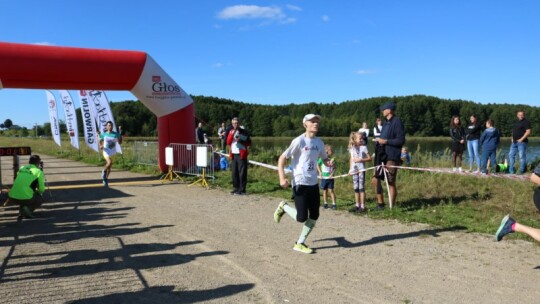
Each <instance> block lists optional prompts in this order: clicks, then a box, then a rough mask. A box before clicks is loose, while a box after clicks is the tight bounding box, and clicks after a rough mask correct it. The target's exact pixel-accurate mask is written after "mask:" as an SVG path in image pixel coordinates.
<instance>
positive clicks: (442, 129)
mask: <svg viewBox="0 0 540 304" xmlns="http://www.w3.org/2000/svg"><path fill="white" fill-rule="evenodd" d="M193 99H194V101H195V115H196V118H197V121H202V122H203V123H204V125H205V128H206V129H205V130H206V131H207V132H210V133H212V134H216V132H217V128H218V127H219V123H220V122H222V121H225V122H227V124H228V122H229V121H230V118H232V117H235V116H237V117H239V118H240V120H241V121H242V124H243V125H244V126H245V127H246V128H248V129H249V130H250V132H251V134H252V135H253V136H296V135H298V134H300V133H302V132H304V129H303V127H302V118H303V117H304V115H305V114H307V113H317V114H320V115H321V116H322V121H321V129H320V131H319V135H321V136H331V137H335V136H348V135H349V134H350V132H351V131H354V130H358V129H359V128H360V127H361V125H362V122H367V123H368V126H369V127H370V128H373V126H374V124H375V119H376V118H377V117H380V115H381V112H380V111H379V106H381V105H382V104H384V103H385V102H389V101H393V102H395V103H396V105H397V116H399V117H400V118H401V119H402V121H403V123H404V125H405V132H406V133H407V135H412V136H448V133H449V126H450V119H451V117H452V116H453V115H458V116H459V117H460V118H461V120H462V122H465V123H467V122H468V121H469V117H470V115H472V114H476V115H477V116H478V118H479V120H480V121H482V122H484V121H486V120H487V119H488V118H491V119H493V120H494V121H495V127H497V128H498V129H499V130H500V131H501V132H502V134H503V136H510V135H511V132H512V128H513V125H514V122H515V121H516V112H517V111H518V110H524V111H525V112H526V117H527V119H529V121H530V122H531V125H532V134H533V136H535V135H536V134H540V133H538V132H539V131H540V130H539V128H540V124H539V122H540V108H538V107H531V106H528V105H514V104H480V103H475V102H471V101H464V100H449V99H441V98H437V97H433V96H425V95H412V96H398V97H374V98H368V99H361V100H352V101H344V102H341V103H327V104H321V103H305V104H288V105H258V104H249V103H242V102H236V101H232V100H228V99H222V98H216V97H205V96H193Z"/></svg>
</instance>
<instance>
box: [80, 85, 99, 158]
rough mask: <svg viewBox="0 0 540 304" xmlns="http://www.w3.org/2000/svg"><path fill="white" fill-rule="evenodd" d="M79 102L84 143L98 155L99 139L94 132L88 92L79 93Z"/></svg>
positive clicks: (91, 103) (93, 111)
mask: <svg viewBox="0 0 540 304" xmlns="http://www.w3.org/2000/svg"><path fill="white" fill-rule="evenodd" d="M79 100H80V101H81V116H82V122H83V129H84V142H85V143H86V145H87V146H89V147H90V148H92V150H94V151H96V152H98V153H99V146H98V143H99V138H98V133H97V130H96V119H95V116H94V113H95V109H94V103H93V102H91V101H90V96H89V95H88V91H85V90H80V91H79Z"/></svg>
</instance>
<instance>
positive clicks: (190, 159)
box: [169, 143, 219, 179]
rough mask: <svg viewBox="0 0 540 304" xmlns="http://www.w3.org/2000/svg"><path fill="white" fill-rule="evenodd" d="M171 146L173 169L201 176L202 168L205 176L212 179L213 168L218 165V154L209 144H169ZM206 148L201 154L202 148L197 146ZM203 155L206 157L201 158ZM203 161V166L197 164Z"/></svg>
mask: <svg viewBox="0 0 540 304" xmlns="http://www.w3.org/2000/svg"><path fill="white" fill-rule="evenodd" d="M169 147H171V148H173V157H174V165H173V171H174V172H177V173H181V174H186V175H196V176H201V175H202V174H203V168H204V169H205V177H206V178H211V179H214V178H215V176H214V172H215V168H218V167H219V154H217V152H214V151H213V149H212V146H211V145H204V144H175V143H171V144H169ZM203 147H204V148H206V153H204V154H201V153H200V152H201V151H202V150H200V149H199V153H197V150H198V149H197V148H203ZM197 157H199V159H197ZM201 157H203V158H204V157H205V158H206V159H201ZM201 163H205V164H206V166H205V167H201V166H198V165H197V164H199V165H200V164H201Z"/></svg>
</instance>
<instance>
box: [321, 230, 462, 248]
mask: <svg viewBox="0 0 540 304" xmlns="http://www.w3.org/2000/svg"><path fill="white" fill-rule="evenodd" d="M465 229H466V228H465V227H463V226H454V227H450V228H439V229H423V230H419V231H413V232H407V233H399V234H388V235H381V236H376V237H373V238H371V239H369V240H365V241H361V242H358V243H353V242H350V241H347V240H346V239H345V238H344V237H342V236H340V237H334V238H326V239H320V240H315V241H314V242H324V241H335V242H336V245H330V246H322V247H313V249H316V250H322V249H329V248H339V247H343V248H356V247H362V246H369V245H375V244H378V243H383V242H388V241H395V240H401V239H406V238H413V237H424V236H432V237H439V233H441V232H447V231H458V230H465Z"/></svg>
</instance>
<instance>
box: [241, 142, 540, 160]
mask: <svg viewBox="0 0 540 304" xmlns="http://www.w3.org/2000/svg"><path fill="white" fill-rule="evenodd" d="M291 140H292V138H253V143H252V145H253V146H254V147H257V149H259V148H263V149H264V148H268V149H276V148H281V149H285V148H286V147H288V146H289V144H290V143H291ZM348 140H349V139H348V138H344V137H341V138H323V141H324V143H325V144H330V145H332V147H333V149H334V154H336V155H342V154H345V153H347V145H348ZM370 141H371V139H370ZM450 142H451V141H450V139H449V138H441V139H418V138H416V139H406V142H405V146H407V149H408V150H409V153H411V155H412V156H413V157H414V154H415V153H416V152H417V151H418V150H420V152H421V153H433V154H434V155H439V156H440V157H441V158H445V157H447V156H448V153H450V152H449V150H450ZM368 149H369V151H370V152H373V151H374V144H373V142H370V143H369V145H368ZM509 150H510V138H502V139H501V143H500V145H499V150H497V159H498V160H502V159H503V157H504V156H505V155H508V152H509ZM445 153H446V156H445ZM539 157H540V139H529V144H528V146H527V162H528V163H530V162H532V161H534V160H535V159H536V158H539ZM463 160H464V161H467V160H468V154H467V151H465V152H464V153H463ZM516 162H518V158H517V157H516Z"/></svg>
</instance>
